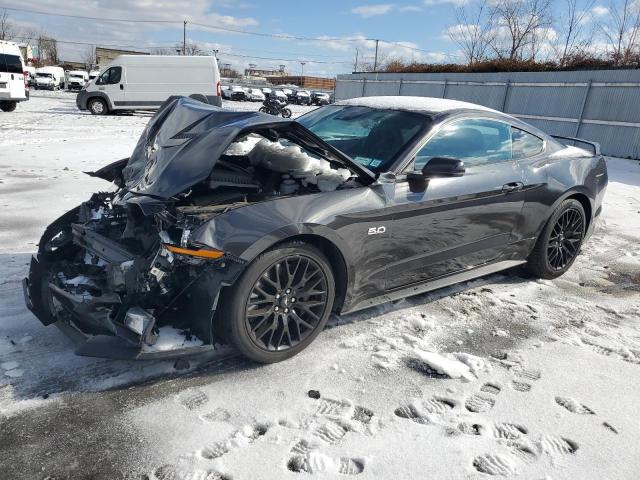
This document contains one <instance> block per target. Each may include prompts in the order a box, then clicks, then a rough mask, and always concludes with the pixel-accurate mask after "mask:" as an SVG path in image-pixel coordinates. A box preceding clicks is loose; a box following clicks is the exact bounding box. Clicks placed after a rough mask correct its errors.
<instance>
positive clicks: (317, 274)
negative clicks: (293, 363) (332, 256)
mask: <svg viewBox="0 0 640 480" xmlns="http://www.w3.org/2000/svg"><path fill="white" fill-rule="evenodd" d="M228 292H229V293H230V296H229V297H227V298H225V299H224V300H223V306H222V316H221V317H220V318H221V320H222V321H223V322H224V328H225V332H226V336H227V340H228V341H230V342H231V343H232V344H233V345H234V346H235V347H236V348H237V349H238V350H239V351H240V352H241V353H242V354H243V355H244V356H246V357H248V358H250V359H252V360H255V361H257V362H260V363H273V362H280V361H282V360H285V359H287V358H289V357H292V356H294V355H296V354H297V353H299V352H300V351H302V350H303V349H305V348H306V347H307V346H308V345H309V344H310V343H311V342H312V341H313V340H314V339H315V338H316V337H317V336H318V334H319V333H320V332H321V331H322V329H323V328H324V327H325V325H326V323H327V320H328V318H329V315H330V314H331V309H332V308H333V302H334V299H335V281H334V276H333V271H332V269H331V265H330V264H329V262H328V260H327V259H326V257H325V256H324V255H323V254H322V252H320V250H318V249H317V248H316V247H314V246H312V245H308V244H305V243H302V242H291V243H287V244H284V245H281V246H279V247H277V248H274V249H272V250H267V251H266V252H264V253H262V254H261V255H259V256H258V257H257V258H256V259H255V260H254V261H253V262H252V263H251V264H250V265H249V267H247V269H246V270H245V271H244V273H243V274H242V276H241V277H240V279H239V280H238V281H237V282H236V283H235V285H234V286H233V287H231V288H230V289H229V290H228Z"/></svg>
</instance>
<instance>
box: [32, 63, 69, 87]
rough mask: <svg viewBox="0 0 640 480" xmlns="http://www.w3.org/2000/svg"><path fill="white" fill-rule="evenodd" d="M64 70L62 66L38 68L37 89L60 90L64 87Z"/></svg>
mask: <svg viewBox="0 0 640 480" xmlns="http://www.w3.org/2000/svg"><path fill="white" fill-rule="evenodd" d="M64 84H65V82H64V70H63V69H62V67H41V68H37V69H36V85H35V87H36V89H37V90H60V89H61V88H64Z"/></svg>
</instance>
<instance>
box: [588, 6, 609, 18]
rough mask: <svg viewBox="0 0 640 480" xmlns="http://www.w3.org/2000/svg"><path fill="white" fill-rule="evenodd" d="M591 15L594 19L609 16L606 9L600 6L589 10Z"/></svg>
mask: <svg viewBox="0 0 640 480" xmlns="http://www.w3.org/2000/svg"><path fill="white" fill-rule="evenodd" d="M591 13H592V14H593V15H594V16H595V17H603V16H605V15H608V14H609V9H608V8H607V7H603V6H602V5H596V6H595V7H593V8H592V9H591Z"/></svg>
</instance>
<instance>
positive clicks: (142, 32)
mask: <svg viewBox="0 0 640 480" xmlns="http://www.w3.org/2000/svg"><path fill="white" fill-rule="evenodd" d="M473 1H479V0H415V1H412V2H400V1H397V2H395V3H366V0H365V1H364V2H363V0H340V1H336V0H325V1H320V2H319V1H316V2H301V1H289V0H273V1H271V2H268V3H267V2H258V1H257V0H237V1H232V0H220V1H215V0H191V1H189V2H177V1H172V0H158V1H154V0H91V1H83V0H80V1H78V2H70V3H65V2H61V1H60V0H0V11H1V10H2V8H3V7H7V8H15V9H26V10H32V12H26V11H17V10H8V11H7V12H8V14H9V15H10V17H11V19H12V20H13V21H14V22H15V23H16V24H17V26H18V27H19V28H20V29H22V31H23V32H41V31H44V32H46V33H47V34H48V35H50V36H53V37H54V38H56V39H58V41H59V50H60V52H61V55H60V56H61V58H62V59H63V60H82V59H83V57H84V56H85V52H86V50H87V48H90V45H113V46H122V47H126V48H132V49H136V48H137V49H141V50H142V49H147V50H149V49H152V48H154V47H162V48H171V49H173V48H174V47H175V45H176V44H177V43H181V42H182V22H183V20H187V21H188V23H187V39H188V41H193V42H195V43H197V44H198V45H200V46H201V47H202V48H204V49H205V50H207V51H212V50H213V49H218V50H219V52H220V53H219V57H220V58H221V63H230V64H231V65H232V66H233V67H234V68H238V69H243V68H244V67H246V66H248V65H249V64H255V65H257V66H258V67H276V66H278V65H281V64H283V65H286V68H287V70H288V71H290V72H292V73H300V71H301V69H302V68H303V67H302V66H301V64H300V62H301V61H304V62H306V64H305V66H304V72H305V73H309V74H321V75H334V74H335V73H345V72H349V71H351V70H352V68H353V64H354V59H355V56H356V50H358V55H359V60H360V61H361V62H362V61H363V60H364V61H371V60H372V58H373V52H374V45H375V43H374V42H372V41H370V40H368V39H374V38H379V39H381V40H384V41H383V42H381V43H380V44H379V49H380V55H381V56H383V57H402V58H404V59H405V60H411V59H414V60H427V61H441V62H442V61H452V62H455V61H461V60H462V58H461V57H460V52H459V51H458V48H457V46H456V45H455V44H454V43H453V42H452V41H451V40H450V39H449V37H448V35H447V34H446V29H447V28H450V27H452V26H453V25H455V24H456V19H455V9H456V8H457V7H458V6H460V5H462V4H465V3H467V2H473ZM554 1H555V2H557V3H558V5H559V6H561V5H564V4H565V0H554ZM579 1H580V0H579ZM582 1H584V2H585V4H586V3H591V5H590V7H591V8H599V9H601V10H600V12H601V13H603V14H606V12H607V11H608V10H607V8H606V7H605V6H604V5H605V4H604V3H603V4H602V5H600V4H599V3H598V2H597V1H596V2H595V3H594V2H593V1H592V0H582ZM605 1H608V0H603V2H605ZM33 11H37V12H46V13H56V14H64V15H75V16H83V17H94V18H92V19H88V18H70V17H62V16H52V15H43V14H38V13H34V12H33ZM557 14H558V15H561V13H557ZM104 19H126V20H129V21H136V22H140V21H142V20H145V21H153V23H133V22H112V21H105V20H104ZM197 24H201V25H197ZM211 26H213V27H222V28H224V30H222V29H215V28H211ZM243 32H252V33H253V34H246V33H243ZM270 35H273V36H270ZM295 37H298V38H295ZM313 39H319V40H313ZM65 42H67V43H65Z"/></svg>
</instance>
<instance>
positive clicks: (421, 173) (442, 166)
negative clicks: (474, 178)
mask: <svg viewBox="0 0 640 480" xmlns="http://www.w3.org/2000/svg"><path fill="white" fill-rule="evenodd" d="M464 172H465V168H464V162H463V161H462V160H458V159H456V158H447V157H433V158H432V159H431V160H429V161H428V162H427V163H426V164H425V166H424V167H422V170H414V171H413V172H409V173H407V181H408V182H409V190H410V191H411V193H420V192H424V191H425V190H426V188H427V184H428V182H429V179H430V178H443V177H461V176H462V175H464Z"/></svg>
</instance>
